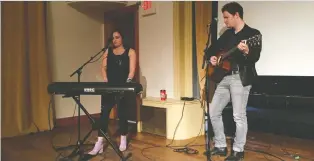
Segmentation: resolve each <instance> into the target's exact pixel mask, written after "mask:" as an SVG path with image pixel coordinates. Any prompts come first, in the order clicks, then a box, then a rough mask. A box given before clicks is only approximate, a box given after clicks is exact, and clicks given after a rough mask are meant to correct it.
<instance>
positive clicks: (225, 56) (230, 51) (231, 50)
mask: <svg viewBox="0 0 314 161" xmlns="http://www.w3.org/2000/svg"><path fill="white" fill-rule="evenodd" d="M237 49H238V47H237V46H235V47H233V48H231V49H230V50H229V51H228V52H226V53H225V54H223V56H222V59H223V60H224V59H225V58H227V57H228V56H230V55H231V54H232V53H233V52H234V51H236V50H237Z"/></svg>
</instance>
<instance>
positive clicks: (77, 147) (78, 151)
mask: <svg viewBox="0 0 314 161" xmlns="http://www.w3.org/2000/svg"><path fill="white" fill-rule="evenodd" d="M110 41H111V40H110V39H109V40H108V43H107V45H106V46H105V47H104V48H102V49H101V50H100V51H99V52H98V53H97V54H95V55H94V56H92V57H91V58H90V59H89V60H88V61H86V62H85V63H84V64H83V65H81V66H80V67H79V68H78V69H76V70H75V71H74V72H73V73H72V74H71V75H70V77H73V76H74V75H75V74H77V82H78V83H80V82H81V74H82V69H83V68H84V67H85V66H86V65H87V64H88V63H90V62H91V61H92V60H93V59H94V58H95V57H97V56H98V55H99V54H100V53H102V52H104V51H106V49H107V48H108V47H109V45H110ZM75 97H76V99H77V101H78V102H79V103H80V95H78V96H75ZM80 111H81V109H80V108H78V114H77V129H78V134H77V135H78V136H77V139H78V141H77V143H76V145H69V146H67V147H60V148H57V149H56V150H57V151H58V150H64V149H68V148H71V147H73V146H75V149H74V150H73V151H72V153H71V154H70V155H69V156H68V157H66V158H63V159H62V160H71V159H70V158H73V157H74V156H76V155H79V156H80V158H81V157H82V155H83V151H81V146H82V144H83V143H84V142H85V140H86V139H87V137H88V136H86V137H85V138H84V139H83V140H81V136H80V135H81V129H80V127H81V121H80V117H81V114H80ZM90 133H91V131H90V132H89V133H88V135H90Z"/></svg>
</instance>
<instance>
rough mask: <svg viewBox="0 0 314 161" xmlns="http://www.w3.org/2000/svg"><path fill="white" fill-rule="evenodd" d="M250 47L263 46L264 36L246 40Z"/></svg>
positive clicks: (259, 35)
mask: <svg viewBox="0 0 314 161" xmlns="http://www.w3.org/2000/svg"><path fill="white" fill-rule="evenodd" d="M246 44H247V45H248V46H250V47H251V46H260V45H261V44H262V35H261V34H258V35H254V36H252V37H250V38H248V39H247V40H246Z"/></svg>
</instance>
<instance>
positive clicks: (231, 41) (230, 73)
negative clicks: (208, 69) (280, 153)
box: [206, 2, 262, 161]
mask: <svg viewBox="0 0 314 161" xmlns="http://www.w3.org/2000/svg"><path fill="white" fill-rule="evenodd" d="M221 12H222V13H223V18H224V23H225V25H226V27H227V28H228V29H227V30H226V31H225V32H224V33H223V34H222V35H221V36H220V38H219V39H218V40H217V41H216V42H214V43H212V45H211V46H210V48H209V50H208V52H207V53H206V55H207V58H209V59H210V63H211V66H212V67H214V68H217V66H218V64H217V63H218V61H217V56H216V54H217V53H218V52H220V51H227V50H230V49H232V48H234V49H235V50H233V52H232V53H231V54H230V55H229V56H228V57H227V58H226V60H225V61H226V62H228V64H229V70H225V71H226V72H225V73H224V74H223V76H222V77H221V79H214V80H218V81H216V83H217V88H216V90H215V93H214V96H213V99H212V102H211V104H210V107H209V114H210V120H211V123H212V126H213V131H214V134H215V137H214V143H215V147H214V148H213V150H212V151H211V155H221V156H227V144H226V138H225V133H224V125H223V122H222V111H223V109H224V108H225V106H226V105H227V104H228V102H229V101H230V100H231V101H232V107H233V116H234V121H235V123H236V132H235V138H234V144H233V147H232V152H231V155H230V156H228V157H227V158H226V161H238V160H242V159H244V146H245V144H246V135H247V130H248V125H247V116H246V106H247V101H248V97H249V93H250V89H251V87H252V82H253V80H254V78H255V77H256V76H257V72H256V69H255V63H256V62H257V61H258V60H259V58H260V53H261V49H262V48H261V41H259V42H258V44H259V45H255V46H250V45H248V44H247V43H246V42H245V41H243V40H247V39H249V38H250V37H252V36H254V35H261V34H260V31H259V30H257V29H254V28H251V27H249V26H248V25H247V24H246V23H245V22H244V20H243V8H242V6H241V5H240V4H238V3H236V2H230V3H228V4H226V5H224V6H223V7H222V9H221ZM260 40H261V38H260Z"/></svg>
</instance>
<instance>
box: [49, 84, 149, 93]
mask: <svg viewBox="0 0 314 161" xmlns="http://www.w3.org/2000/svg"><path fill="white" fill-rule="evenodd" d="M47 89H48V93H49V94H65V95H103V94H109V93H113V94H115V93H117V94H121V93H125V92H129V93H130V92H131V93H135V94H139V93H141V92H142V91H143V87H142V85H141V84H139V83H123V84H113V83H111V84H108V83H104V82H53V83H51V84H49V85H48V88H47Z"/></svg>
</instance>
